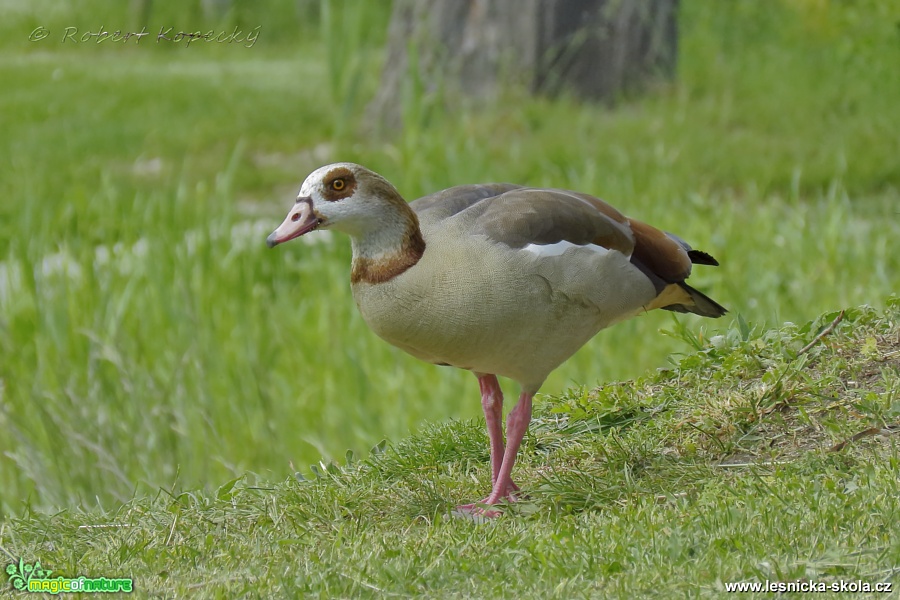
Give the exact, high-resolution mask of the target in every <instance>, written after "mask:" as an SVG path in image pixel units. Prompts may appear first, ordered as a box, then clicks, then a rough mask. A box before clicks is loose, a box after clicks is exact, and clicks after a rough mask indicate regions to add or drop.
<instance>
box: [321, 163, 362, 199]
mask: <svg viewBox="0 0 900 600" xmlns="http://www.w3.org/2000/svg"><path fill="white" fill-rule="evenodd" d="M322 182H323V183H324V187H325V190H324V191H323V193H322V196H323V197H324V198H325V199H326V200H328V201H330V202H335V201H337V200H343V199H344V198H348V197H350V196H352V195H353V192H354V191H356V178H355V177H354V176H353V173H352V172H350V169H347V168H345V167H338V168H336V169H332V170H331V171H329V172H328V173H327V174H326V175H325V178H324V179H323V180H322Z"/></svg>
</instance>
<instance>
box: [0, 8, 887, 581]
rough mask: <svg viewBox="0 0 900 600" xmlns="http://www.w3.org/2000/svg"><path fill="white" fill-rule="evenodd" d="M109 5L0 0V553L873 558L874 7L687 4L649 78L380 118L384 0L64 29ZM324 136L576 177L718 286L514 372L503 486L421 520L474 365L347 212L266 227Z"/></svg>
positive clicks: (336, 568)
mask: <svg viewBox="0 0 900 600" xmlns="http://www.w3.org/2000/svg"><path fill="white" fill-rule="evenodd" d="M133 4H135V3H122V6H121V7H119V6H118V5H117V6H116V7H113V6H111V5H108V3H104V2H101V1H100V0H91V1H90V2H85V3H83V4H79V7H78V9H77V10H76V8H73V7H69V6H68V5H65V4H60V3H56V2H49V1H46V0H35V2H31V3H27V4H26V3H18V4H17V3H0V79H2V81H4V91H3V92H2V93H0V130H2V131H3V132H4V135H3V137H2V141H0V165H3V169H2V171H0V548H2V549H4V550H6V551H7V552H8V553H9V554H10V559H11V560H12V558H15V559H16V560H17V559H18V558H19V557H22V558H24V559H25V560H26V561H27V560H35V559H37V558H39V559H40V560H41V561H42V564H43V565H44V566H45V567H46V568H49V569H52V570H54V571H56V572H58V573H60V574H64V575H74V574H85V575H97V576H99V575H101V574H111V575H112V574H116V573H121V574H126V575H127V576H133V577H134V578H135V582H136V585H137V586H138V587H139V589H140V590H143V592H142V593H148V592H149V591H150V590H156V591H157V592H158V593H159V594H160V595H167V594H169V595H175V594H176V593H177V594H178V595H187V594H188V593H200V592H205V593H208V595H209V596H216V595H217V594H218V595H220V596H221V597H233V596H235V595H239V594H241V593H245V594H246V595H251V596H252V595H254V594H255V593H256V592H255V590H258V592H259V593H260V594H263V595H266V594H281V593H309V594H314V593H326V592H327V593H330V594H333V595H337V596H354V595H358V594H370V595H380V594H381V593H382V592H383V593H395V594H400V595H406V594H412V593H419V592H424V591H426V590H429V589H430V590H432V592H434V593H437V592H441V593H443V594H444V595H447V596H462V595H472V596H489V595H506V596H509V597H513V596H529V595H535V596H546V595H554V594H555V595H557V596H559V597H572V596H578V595H579V594H585V595H600V594H604V593H607V594H609V595H621V596H624V595H634V594H635V593H637V592H638V591H640V592H643V593H646V594H651V593H653V592H654V590H656V591H657V593H658V594H660V595H664V596H667V595H670V594H671V593H676V594H686V595H701V594H703V593H709V594H710V595H715V594H716V593H718V590H720V589H721V585H724V582H727V581H732V580H753V581H757V580H759V581H762V580H765V579H770V580H775V579H780V580H791V579H793V578H797V577H800V578H803V577H813V578H817V579H823V580H824V579H828V580H836V579H840V578H853V577H859V578H862V579H866V580H869V581H873V582H874V581H876V580H879V581H880V580H890V578H891V577H894V575H895V571H894V569H896V568H897V566H898V552H897V545H896V544H897V543H896V539H897V538H898V536H897V535H896V534H897V528H896V526H895V525H894V523H895V522H896V521H897V519H896V507H897V477H896V472H897V471H896V468H897V451H896V441H895V440H896V437H893V436H892V433H893V431H894V429H892V426H893V425H894V424H896V422H897V420H898V411H897V408H896V403H897V391H896V390H897V358H896V357H897V355H896V352H897V347H896V341H892V340H896V337H897V326H896V322H897V313H896V311H897V308H896V303H894V304H890V303H889V302H888V301H887V300H886V299H887V298H889V297H890V296H891V294H895V293H896V292H897V291H898V290H900V252H898V251H897V240H898V239H900V162H898V160H897V157H898V156H900V136H898V135H897V134H896V132H897V131H900V109H898V105H897V102H896V99H897V98H900V78H898V77H896V65H897V64H900V34H898V29H897V27H896V23H897V22H898V21H900V8H898V7H897V6H896V4H895V3H889V2H876V1H874V0H865V1H862V0H861V1H858V2H854V3H824V2H811V1H810V2H807V1H800V0H772V1H771V2H769V3H765V4H761V3H757V2H749V1H736V2H729V3H710V2H705V1H702V0H685V1H684V2H683V3H682V6H681V17H680V18H681V39H680V48H679V52H680V55H679V67H678V70H679V72H678V78H677V80H676V81H674V82H673V83H671V84H667V85H661V86H659V87H658V88H656V89H654V90H651V92H650V93H648V94H646V95H644V96H641V97H639V98H633V99H629V100H628V101H626V102H621V103H619V104H618V105H617V106H615V107H613V108H608V107H600V106H592V105H589V104H585V103H580V102H577V101H574V100H572V99H569V98H559V99H555V100H550V99H546V98H531V97H526V96H525V95H523V94H521V93H519V92H517V91H515V90H510V91H509V92H508V93H507V94H505V95H504V96H503V97H502V98H499V99H498V100H497V101H496V102H493V103H489V104H486V105H482V106H478V107H466V108H459V107H448V106H446V105H444V104H443V103H442V101H441V98H440V97H438V96H437V95H433V94H429V93H426V92H424V91H422V90H416V89H415V87H414V86H411V88H410V89H409V90H407V93H406V94H405V95H404V96H403V101H402V102H403V111H402V112H403V116H404V127H403V129H402V130H400V131H396V132H388V133H384V134H380V135H379V134H375V133H373V132H372V131H373V128H372V127H370V126H369V125H370V124H367V123H366V122H365V106H366V102H367V100H368V99H369V98H370V97H371V96H372V94H373V93H374V90H375V89H376V88H377V85H378V74H379V65H380V60H381V59H382V54H381V52H380V48H381V45H382V43H383V42H384V35H385V26H386V23H387V19H388V12H387V11H386V10H385V5H381V4H378V3H368V2H361V1H356V0H354V1H348V2H346V3H328V2H326V3H322V4H319V5H316V6H312V5H309V6H307V5H300V4H297V3H293V2H287V1H286V0H267V1H266V2H265V3H264V4H265V6H266V8H267V10H265V11H262V12H260V13H259V14H260V16H259V17H256V16H254V15H251V14H248V13H246V12H241V11H240V10H238V11H234V12H232V13H230V14H229V15H227V16H226V17H224V18H222V19H219V20H212V21H210V20H209V18H205V17H203V15H202V10H201V7H200V3H185V4H184V5H183V8H180V9H179V8H174V6H175V5H173V6H172V7H167V8H157V9H155V10H156V11H157V12H155V13H153V14H152V18H151V19H150V20H149V21H147V22H148V23H149V25H150V27H149V29H152V30H154V31H155V29H156V28H158V27H159V26H160V25H166V26H173V25H174V26H179V27H180V26H184V27H185V28H189V27H194V26H196V27H203V28H204V29H210V28H213V29H216V30H220V29H223V30H227V31H231V30H232V27H234V26H240V27H243V28H245V29H248V30H249V29H252V28H254V27H256V26H257V25H259V26H260V30H259V31H260V33H259V39H258V41H257V42H256V43H255V44H254V45H253V46H252V47H247V46H246V44H205V45H199V44H194V45H191V46H190V47H183V46H181V47H178V46H175V45H172V44H170V45H164V44H155V43H154V44H149V43H143V42H141V43H140V44H130V45H123V44H112V43H102V44H96V43H77V44H75V43H70V42H63V41H61V38H62V35H61V32H63V31H65V27H77V28H78V29H79V31H90V30H91V29H97V28H98V27H101V26H105V27H106V28H108V29H115V28H118V27H121V28H123V29H134V28H137V29H139V28H140V27H139V26H136V25H135V23H143V22H144V21H141V20H140V19H141V17H140V16H139V15H136V14H133V13H132V12H131V9H129V8H128V6H127V5H133ZM195 5H196V6H195ZM237 5H240V6H243V4H242V3H240V2H238V3H237ZM191 7H194V8H191ZM195 9H196V10H195ZM182 24H183V25H182ZM195 24H196V25H195ZM38 27H42V28H45V29H46V30H48V31H49V32H50V36H49V37H47V38H45V39H43V40H37V41H29V35H30V34H31V33H32V32H33V31H35V30H36V28H38ZM334 160H350V161H355V162H359V163H361V164H364V165H366V166H368V167H370V168H372V169H374V170H376V171H378V172H380V173H381V174H383V175H384V176H386V177H387V178H388V179H389V180H391V181H392V182H393V183H394V184H395V185H396V186H397V187H398V189H399V190H400V191H401V193H403V194H404V195H405V196H406V197H407V199H413V198H416V197H418V196H420V195H423V194H426V193H429V192H431V191H434V190H437V189H440V188H444V187H448V186H451V185H456V184H461V183H473V182H486V181H512V182H517V183H524V184H532V185H552V186H556V187H563V188H570V189H576V190H580V191H585V192H590V193H594V194H596V195H598V196H600V197H603V198H605V199H607V200H609V201H610V202H612V203H613V204H614V205H616V206H617V207H619V208H620V209H622V210H623V212H625V213H626V214H629V215H631V216H634V217H636V218H639V219H641V220H645V221H648V222H650V223H653V224H655V225H658V226H660V227H662V228H664V229H667V230H671V231H674V232H676V233H678V234H679V235H680V236H682V237H684V238H685V239H687V240H689V241H690V242H691V243H692V244H693V245H694V246H695V247H698V248H701V249H703V250H706V251H708V252H709V253H711V254H712V255H714V256H715V257H716V258H718V259H719V261H720V262H721V265H722V266H721V267H719V268H718V269H710V268H703V269H697V270H696V271H695V275H694V276H693V277H692V279H691V282H692V284H693V285H694V286H695V287H698V288H699V289H701V290H703V291H705V292H707V293H708V294H709V295H710V296H712V297H713V298H715V299H716V300H718V301H719V302H721V303H722V304H724V305H725V306H727V307H728V308H729V309H730V310H731V313H730V314H729V315H728V316H727V317H725V318H724V319H720V320H719V321H714V322H713V321H704V320H702V319H699V318H693V317H681V316H679V317H673V316H672V315H670V314H667V313H662V314H649V315H646V316H643V317H641V318H638V319H634V320H632V321H629V322H626V323H623V324H620V325H617V326H615V327H614V328H612V329H610V330H609V331H605V332H602V333H601V334H600V335H599V336H597V337H596V338H595V339H594V340H593V341H592V342H590V343H589V344H588V345H587V346H585V348H584V349H582V350H581V351H580V352H579V353H578V354H576V355H575V356H574V357H573V358H572V359H571V360H570V361H569V362H568V363H566V364H565V365H564V366H563V367H561V368H560V369H559V370H558V371H557V372H555V373H554V374H553V375H552V376H551V378H550V379H549V380H548V382H547V384H546V385H545V387H544V389H543V392H545V393H546V394H547V395H546V396H543V400H540V399H539V400H540V401H539V403H538V406H539V409H538V410H539V412H540V416H539V418H538V420H537V425H536V426H535V427H534V429H533V431H532V433H531V436H530V437H529V438H527V440H526V448H525V452H524V458H523V464H522V469H521V471H520V472H519V476H520V478H521V479H522V481H523V483H524V484H525V487H526V489H527V490H528V492H529V500H528V501H527V502H523V503H521V504H520V505H518V506H516V507H514V508H512V509H511V513H512V515H510V516H506V517H504V518H502V519H500V520H498V521H497V523H490V524H487V525H475V524H473V523H466V522H459V521H457V520H453V519H450V518H449V517H448V516H447V515H448V511H449V509H450V508H452V506H454V505H455V504H456V503H459V502H463V501H470V500H472V499H474V498H475V497H480V496H479V493H480V492H481V493H483V492H485V491H486V487H485V482H486V481H487V479H486V475H487V471H486V465H487V444H486V435H485V434H484V433H482V429H483V424H482V423H481V421H480V412H481V411H480V405H479V402H478V392H477V385H476V383H475V381H474V379H473V378H472V377H471V375H469V374H466V373H462V372H456V371H452V370H449V369H442V368H438V367H434V366H430V365H425V364H422V363H420V362H418V361H416V360H415V359H412V358H411V357H408V356H406V355H404V354H402V353H401V352H399V351H397V350H395V349H393V348H391V347H389V346H388V345H387V344H385V343H384V342H382V341H380V340H379V339H377V338H376V337H375V336H374V334H372V333H371V332H370V331H369V330H368V329H367V327H366V326H365V324H364V323H363V322H362V319H361V318H360V316H359V315H358V314H357V312H356V308H355V306H354V304H353V301H352V298H351V297H350V292H349V285H348V279H349V260H350V256H349V243H348V242H347V240H346V239H342V238H341V237H339V236H337V235H334V236H332V235H327V234H326V233H324V232H323V233H316V234H312V235H310V236H309V237H308V238H304V240H303V243H295V244H291V245H288V246H285V247H282V248H278V249H277V250H276V251H271V250H268V249H267V248H266V247H265V243H264V240H265V237H266V235H267V234H268V233H269V232H270V231H271V230H272V229H273V228H274V227H275V226H276V225H277V224H278V223H279V222H280V220H281V219H282V217H283V216H284V213H285V210H286V208H287V206H288V205H289V204H290V203H291V201H292V198H293V196H294V194H295V193H296V189H297V186H299V184H300V182H301V181H302V180H303V178H304V177H305V176H306V175H307V174H308V172H309V171H311V170H312V169H313V168H315V167H317V166H320V165H322V164H325V163H327V162H330V161H334ZM307 242H308V243H307ZM863 304H869V305H872V306H873V307H874V309H873V310H874V312H873V311H870V310H869V309H853V310H852V311H850V312H849V313H848V315H847V316H846V317H845V319H844V321H843V322H842V323H840V324H839V325H838V326H837V327H836V329H835V331H834V332H832V333H830V334H829V335H827V336H826V337H824V338H823V339H822V341H820V342H819V343H818V344H817V345H815V346H814V347H813V349H811V350H810V351H808V352H806V353H803V354H802V355H800V356H799V357H798V352H799V349H800V347H801V346H803V345H804V344H806V343H808V342H809V341H810V340H811V339H812V337H813V336H814V335H815V333H816V331H818V330H819V329H820V328H821V327H823V326H824V325H827V322H830V321H831V319H832V318H833V317H834V314H833V313H834V311H836V310H839V309H841V308H845V307H854V306H859V305H863ZM658 312H660V313H661V311H658ZM825 313H827V315H826V316H825V317H823V318H821V319H820V318H819V315H822V314H825ZM815 319H819V321H817V322H816V324H815V325H814V326H811V327H806V328H805V327H802V326H799V325H790V324H788V325H784V324H785V323H786V322H790V323H798V324H802V323H807V322H810V321H812V320H815ZM660 330H664V332H667V333H668V335H665V334H661V333H660ZM698 352H699V353H698ZM685 355H686V356H687V358H684V356H685ZM674 365H679V366H678V367H677V368H675V369H674V370H669V371H665V372H657V369H659V368H663V367H669V368H672V367H673V366H674ZM635 378H636V381H635V382H629V383H620V384H613V383H610V382H614V381H626V380H629V379H635ZM598 384H602V385H603V387H601V388H599V390H595V386H597V385H598ZM504 385H505V383H504ZM507 392H508V395H511V394H515V393H516V390H515V389H513V388H512V387H509V388H507ZM870 430H874V431H875V433H873V434H872V435H868V434H866V435H864V436H862V438H860V439H859V440H858V441H856V442H853V443H851V444H848V445H847V447H845V448H843V449H842V450H840V451H835V452H829V451H828V450H829V448H831V447H833V446H834V445H836V444H838V443H840V442H841V441H844V440H847V439H852V438H853V436H854V435H855V434H857V433H860V432H865V431H870ZM384 439H387V440H389V443H388V444H387V446H386V447H385V449H384V452H381V453H376V454H372V455H370V453H369V449H370V448H372V447H373V446H374V445H375V444H377V443H379V441H380V440H384ZM348 450H350V451H351V452H352V455H353V456H355V457H357V458H356V459H355V460H354V461H353V462H352V465H351V466H350V467H346V464H347V460H346V458H345V455H346V453H347V452H348ZM332 460H336V461H337V463H336V464H340V465H342V466H341V467H340V468H337V467H329V468H325V467H324V466H320V467H318V468H317V470H318V471H319V472H320V473H321V477H318V478H316V477H315V476H314V471H313V469H311V468H310V466H309V465H319V464H320V461H321V464H322V465H329V464H331V461H332ZM723 464H724V465H726V466H723ZM727 465H732V466H727ZM298 476H299V477H302V478H303V481H299V480H298ZM226 482H229V483H226ZM94 526H97V527H94ZM0 552H2V551H0ZM516 569H520V570H521V573H522V574H521V575H513V573H514V572H516ZM492 573H499V574H503V577H502V578H499V579H497V580H496V581H492V580H491V578H490V575H491V574H492ZM585 573H591V576H590V577H588V576H587V575H585ZM541 577H543V578H544V579H546V581H544V580H542V579H541ZM829 578H830V579H829ZM501 579H502V580H503V581H507V582H509V584H510V585H511V586H512V587H510V588H509V589H507V590H505V591H504V590H501V589H500V588H499V587H498V586H499V585H500V583H499V582H500V580H501ZM204 582H206V583H209V582H215V584H214V585H213V586H212V587H204V588H199V587H192V586H195V585H200V584H202V583H204ZM658 586H662V587H658Z"/></svg>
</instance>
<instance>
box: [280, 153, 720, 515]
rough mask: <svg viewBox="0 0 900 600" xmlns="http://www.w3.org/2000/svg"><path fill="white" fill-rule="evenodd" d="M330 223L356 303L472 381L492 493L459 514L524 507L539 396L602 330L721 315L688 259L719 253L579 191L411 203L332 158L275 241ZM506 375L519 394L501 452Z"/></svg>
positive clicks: (702, 260) (451, 194)
mask: <svg viewBox="0 0 900 600" xmlns="http://www.w3.org/2000/svg"><path fill="white" fill-rule="evenodd" d="M322 228H327V229H335V230H338V231H343V232H345V233H347V234H348V235H350V239H351V243H352V248H353V264H352V270H351V276H350V281H351V289H352V291H353V297H354V299H355V300H356V303H357V305H358V306H359V310H360V312H361V313H362V316H363V318H364V319H365V321H366V323H368V324H369V326H370V327H371V328H372V329H373V330H374V331H375V333H377V334H378V335H379V336H380V337H381V338H382V339H384V340H385V341H387V342H389V343H391V344H393V345H394V346H397V347H398V348H400V349H402V350H404V351H406V352H409V353H410V354H412V355H413V356H415V357H417V358H420V359H422V360H424V361H427V362H431V363H435V364H439V365H451V366H454V367H459V368H461V369H466V370H468V371H471V372H472V373H473V374H474V375H475V376H476V377H477V378H478V382H479V385H480V388H481V405H482V408H483V409H484V416H485V419H486V420H487V430H488V434H489V437H490V444H491V473H492V477H491V479H492V482H493V488H492V490H491V492H490V494H489V495H488V496H487V497H486V498H485V499H484V500H482V501H481V502H478V503H474V504H466V505H462V506H459V507H458V510H460V511H465V512H473V513H476V514H480V515H484V516H495V515H496V514H498V511H497V510H496V509H491V508H490V507H491V506H493V505H495V504H498V503H500V502H502V501H514V500H515V499H516V493H517V492H518V491H519V487H518V486H517V485H516V484H515V483H513V480H512V478H511V473H512V469H513V464H514V463H515V460H516V454H517V452H518V449H519V445H520V444H521V442H522V437H523V436H524V434H525V430H526V429H527V428H528V424H529V422H530V420H531V401H532V397H533V396H534V394H535V393H536V392H537V391H538V389H539V388H540V387H541V384H542V383H543V382H544V380H545V379H546V378H547V375H549V374H550V372H551V371H552V370H553V369H555V368H556V367H558V366H559V365H560V364H562V363H563V362H564V361H565V360H566V359H568V358H569V357H570V356H571V355H572V354H574V353H575V352H576V351H577V350H578V349H579V348H580V347H581V346H582V345H584V343H585V342H587V341H588V340H589V339H591V338H592V337H593V336H594V335H595V334H596V333H597V332H598V331H600V330H601V329H603V328H605V327H607V326H609V325H612V324H613V323H616V322H618V321H621V320H623V319H627V318H629V317H632V316H635V315H637V314H640V313H642V312H645V311H648V310H652V309H655V308H662V309H665V310H673V311H678V312H691V313H695V314H698V315H703V316H705V317H720V316H722V315H724V314H725V312H726V310H725V309H724V308H723V307H722V306H720V305H719V304H717V303H716V302H715V301H713V300H712V299H710V298H709V297H707V296H706V295H704V294H702V293H701V292H699V291H697V290H695V289H693V288H692V287H690V286H688V285H687V284H686V283H685V279H687V277H688V276H689V275H690V273H691V266H692V264H702V265H718V263H717V262H716V260H715V259H714V258H713V257H711V256H710V255H708V254H706V253H705V252H701V251H699V250H693V249H692V248H691V247H690V246H688V245H687V243H685V242H684V241H682V240H681V239H680V238H678V237H676V236H674V235H672V234H669V233H664V232H662V231H660V230H659V229H656V228H655V227H652V226H650V225H647V224H645V223H642V222H640V221H636V220H634V219H629V218H627V217H625V216H624V215H622V214H621V213H620V212H619V211H618V210H616V209H615V208H613V207H612V206H610V205H609V204H607V203H605V202H604V201H602V200H600V199H598V198H594V197H593V196H590V195H587V194H583V193H579V192H571V191H566V190H559V189H549V188H531V187H525V186H520V185H513V184H507V183H493V184H482V185H462V186H457V187H452V188H449V189H446V190H443V191H440V192H435V193H434V194H431V195H430V196H425V197H424V198H420V199H418V200H416V201H414V202H412V203H409V204H407V203H406V201H405V200H404V199H403V197H402V196H400V194H399V193H398V192H397V190H396V189H395V188H394V186H392V185H391V184H390V183H388V181H387V180H385V179H384V178H383V177H381V176H380V175H377V174H376V173H373V172H372V171H369V170H368V169H366V168H364V167H361V166H359V165H356V164H352V163H337V164H333V165H328V166H325V167H321V168H319V169H317V170H315V171H313V173H312V174H310V175H309V177H307V178H306V181H304V182H303V185H302V186H301V188H300V193H299V195H298V197H297V200H296V202H295V204H294V206H293V207H292V208H291V210H290V212H289V213H288V215H287V217H286V218H285V220H284V222H283V223H282V224H281V225H279V226H278V228H277V229H276V230H275V231H274V232H272V234H271V235H270V236H269V237H268V239H267V243H268V245H269V246H270V247H274V246H276V245H278V244H280V243H283V242H286V241H288V240H291V239H294V238H296V237H299V236H301V235H304V234H306V233H308V232H310V231H313V230H314V229H322ZM498 375H500V376H504V377H509V378H511V379H513V380H515V381H516V382H518V383H519V385H520V386H521V394H520V396H519V401H518V403H517V404H516V406H515V407H514V408H513V409H512V411H510V413H509V416H508V418H507V421H506V436H507V440H506V444H504V440H503V431H502V427H501V422H502V416H503V394H502V392H501V391H500V385H499V383H498V382H497V376H498Z"/></svg>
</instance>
